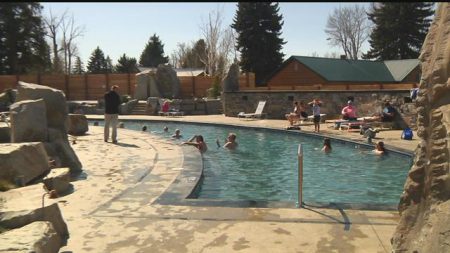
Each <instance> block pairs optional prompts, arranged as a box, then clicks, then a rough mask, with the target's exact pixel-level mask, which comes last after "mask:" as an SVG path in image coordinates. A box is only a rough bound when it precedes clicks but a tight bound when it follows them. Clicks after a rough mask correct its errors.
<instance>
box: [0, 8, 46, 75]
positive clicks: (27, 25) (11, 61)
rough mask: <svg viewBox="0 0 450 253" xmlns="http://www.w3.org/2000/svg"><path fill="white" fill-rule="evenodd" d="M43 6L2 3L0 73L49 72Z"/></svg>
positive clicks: (0, 15) (0, 13)
mask: <svg viewBox="0 0 450 253" xmlns="http://www.w3.org/2000/svg"><path fill="white" fill-rule="evenodd" d="M41 11H42V6H41V5H40V4H39V3H34V2H6V3H5V2H2V3H0V74H26V73H32V72H45V71H48V70H49V69H50V66H51V62H50V48H49V46H48V44H47V43H46V41H45V28H44V24H43V21H42V16H41Z"/></svg>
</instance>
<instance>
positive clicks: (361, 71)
mask: <svg viewBox="0 0 450 253" xmlns="http://www.w3.org/2000/svg"><path fill="white" fill-rule="evenodd" d="M419 81H420V65H419V60H418V59H406V60H390V61H370V60H349V59H345V58H343V57H341V59H334V58H320V57H308V56H291V57H290V58H289V59H287V60H286V61H285V62H284V63H283V64H282V65H281V66H280V67H279V68H278V69H277V70H275V71H274V72H273V73H272V74H270V75H269V76H268V77H267V78H266V85H267V86H266V87H264V88H262V87H260V88H261V89H267V90H380V89H386V90H388V89H389V90H399V89H401V90H407V89H411V88H413V87H416V85H418V83H419Z"/></svg>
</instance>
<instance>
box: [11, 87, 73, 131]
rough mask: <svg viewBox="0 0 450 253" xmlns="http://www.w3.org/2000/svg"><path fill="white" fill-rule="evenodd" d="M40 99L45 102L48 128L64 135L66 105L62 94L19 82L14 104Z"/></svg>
mask: <svg viewBox="0 0 450 253" xmlns="http://www.w3.org/2000/svg"><path fill="white" fill-rule="evenodd" d="M40 98H42V99H43V100H44V102H45V107H46V112H47V124H48V126H49V127H52V128H56V129H59V130H61V132H63V133H66V125H65V124H66V118H67V104H66V97H65V95H64V93H63V92H62V91H60V90H57V89H53V88H50V87H48V86H44V85H38V84H32V83H25V82H20V81H19V85H18V93H17V98H16V102H20V101H23V100H35V99H40Z"/></svg>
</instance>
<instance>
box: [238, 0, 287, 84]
mask: <svg viewBox="0 0 450 253" xmlns="http://www.w3.org/2000/svg"><path fill="white" fill-rule="evenodd" d="M278 12H279V7H278V3H271V2H241V3H238V9H237V12H236V15H235V16H234V19H233V24H232V25H231V27H232V28H234V29H235V30H236V32H237V34H238V38H237V45H236V49H237V50H238V51H239V52H240V53H241V59H240V63H239V65H240V66H241V69H242V70H243V71H248V72H254V73H255V82H256V85H257V86H261V85H262V84H263V81H264V79H265V78H266V77H267V75H268V74H270V73H271V72H273V71H274V70H275V69H277V68H278V67H279V66H280V65H281V64H282V62H283V57H284V54H283V53H282V52H281V49H282V47H283V45H284V44H285V43H286V42H285V41H284V40H283V39H282V38H280V36H281V28H282V26H283V23H284V22H283V20H282V19H283V16H282V15H281V14H278Z"/></svg>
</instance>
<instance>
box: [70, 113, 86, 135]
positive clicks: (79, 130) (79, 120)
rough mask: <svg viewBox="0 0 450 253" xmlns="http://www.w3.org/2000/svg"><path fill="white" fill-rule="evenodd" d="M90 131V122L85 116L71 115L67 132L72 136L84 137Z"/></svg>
mask: <svg viewBox="0 0 450 253" xmlns="http://www.w3.org/2000/svg"><path fill="white" fill-rule="evenodd" d="M88 130H89V126H88V121H87V118H86V116H85V115H83V114H69V117H68V120H67V132H68V133H69V134H71V135H84V134H85V133H86V132H87V131H88Z"/></svg>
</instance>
